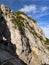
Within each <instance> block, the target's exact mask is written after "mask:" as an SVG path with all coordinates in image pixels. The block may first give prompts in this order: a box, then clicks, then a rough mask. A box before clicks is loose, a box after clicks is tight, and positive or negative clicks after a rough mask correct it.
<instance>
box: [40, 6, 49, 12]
mask: <svg viewBox="0 0 49 65" xmlns="http://www.w3.org/2000/svg"><path fill="white" fill-rule="evenodd" d="M48 9H49V8H48V7H47V6H44V7H41V8H40V10H41V12H45V11H47V10H48Z"/></svg>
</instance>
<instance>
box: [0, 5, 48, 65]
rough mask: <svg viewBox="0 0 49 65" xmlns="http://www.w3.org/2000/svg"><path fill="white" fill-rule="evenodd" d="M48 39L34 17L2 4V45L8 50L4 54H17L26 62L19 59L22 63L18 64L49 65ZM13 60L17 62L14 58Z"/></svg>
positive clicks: (0, 32)
mask: <svg viewBox="0 0 49 65" xmlns="http://www.w3.org/2000/svg"><path fill="white" fill-rule="evenodd" d="M46 40H47V39H46V37H45V35H44V33H43V30H42V29H41V28H40V26H39V25H38V23H37V22H36V21H35V20H34V19H31V18H30V17H28V16H27V15H26V14H25V13H23V12H20V11H19V12H12V11H11V10H10V9H9V8H7V7H5V6H4V5H0V45H1V49H3V50H4V51H6V53H3V55H2V56H4V55H7V54H8V53H9V54H11V56H14V57H16V55H17V56H18V57H19V59H21V60H22V61H23V62H24V63H22V61H17V62H20V63H21V64H17V65H25V64H27V65H47V64H48V65H49V52H48V49H47V46H46V45H45V43H46ZM3 41H4V42H3ZM47 43H49V42H47ZM0 52H1V50H0ZM7 52H8V53H7ZM0 56H1V55H0ZM2 56H1V58H2ZM9 56H10V55H9ZM4 57H5V58H6V59H7V57H6V56H4ZM2 59H3V58H2ZM16 59H17V58H16ZM12 61H14V62H12ZM12 61H10V62H12V63H15V60H14V59H13V60H12ZM14 65H15V64H14Z"/></svg>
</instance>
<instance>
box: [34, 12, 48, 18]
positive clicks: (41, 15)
mask: <svg viewBox="0 0 49 65" xmlns="http://www.w3.org/2000/svg"><path fill="white" fill-rule="evenodd" d="M47 15H49V13H47V12H46V13H41V14H38V15H36V16H35V18H40V17H43V16H47Z"/></svg>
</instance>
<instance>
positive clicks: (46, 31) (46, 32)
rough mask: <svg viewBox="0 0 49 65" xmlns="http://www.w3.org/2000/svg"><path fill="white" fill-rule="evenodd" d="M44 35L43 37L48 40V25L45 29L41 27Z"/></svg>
mask: <svg viewBox="0 0 49 65" xmlns="http://www.w3.org/2000/svg"><path fill="white" fill-rule="evenodd" d="M41 28H42V29H43V31H44V33H45V36H46V37H47V38H49V25H47V26H45V27H41Z"/></svg>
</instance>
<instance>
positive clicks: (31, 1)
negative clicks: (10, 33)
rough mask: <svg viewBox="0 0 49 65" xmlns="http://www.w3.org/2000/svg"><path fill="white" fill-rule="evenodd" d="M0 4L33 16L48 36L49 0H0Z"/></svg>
mask: <svg viewBox="0 0 49 65" xmlns="http://www.w3.org/2000/svg"><path fill="white" fill-rule="evenodd" d="M0 4H4V5H5V6H7V7H9V8H10V9H12V10H13V11H23V12H25V13H26V14H28V16H30V17H31V18H34V19H35V20H36V21H37V22H38V23H39V25H40V27H41V28H42V29H43V31H44V33H45V36H46V37H48V38H49V0H0Z"/></svg>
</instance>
